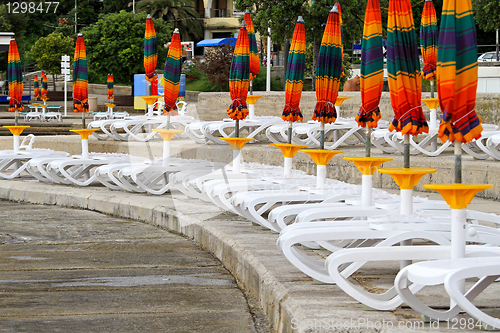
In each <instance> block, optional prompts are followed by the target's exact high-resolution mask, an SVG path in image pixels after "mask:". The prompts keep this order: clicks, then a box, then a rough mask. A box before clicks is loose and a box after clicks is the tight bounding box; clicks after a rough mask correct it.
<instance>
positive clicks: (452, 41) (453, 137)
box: [437, 0, 482, 183]
mask: <svg viewBox="0 0 500 333" xmlns="http://www.w3.org/2000/svg"><path fill="white" fill-rule="evenodd" d="M477 72H478V66H477V41H476V28H475V24H474V18H473V16H472V6H471V3H470V0H445V1H444V3H443V14H442V16H441V29H440V32H439V43H438V55H437V89H438V98H439V106H440V107H441V110H442V112H443V119H442V120H441V125H440V126H439V138H440V139H441V140H442V141H443V142H445V141H446V140H447V139H448V140H450V141H452V142H453V141H458V142H462V143H465V142H470V141H472V140H473V139H479V137H481V131H482V126H481V120H480V119H479V117H478V116H477V114H476V111H475V110H474V107H475V104H476V89H477V76H478V74H477ZM460 156H461V155H460ZM457 177H459V178H460V179H457ZM461 178H462V177H461V170H460V171H459V174H457V170H455V182H456V183H461V182H462V181H461Z"/></svg>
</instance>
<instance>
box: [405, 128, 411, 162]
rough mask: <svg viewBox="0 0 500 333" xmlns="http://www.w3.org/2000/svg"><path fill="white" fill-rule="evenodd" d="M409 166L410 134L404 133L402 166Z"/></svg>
mask: <svg viewBox="0 0 500 333" xmlns="http://www.w3.org/2000/svg"><path fill="white" fill-rule="evenodd" d="M409 167H410V134H405V135H404V168H409Z"/></svg>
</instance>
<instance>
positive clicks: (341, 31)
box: [334, 2, 344, 78]
mask: <svg viewBox="0 0 500 333" xmlns="http://www.w3.org/2000/svg"><path fill="white" fill-rule="evenodd" d="M334 6H337V8H338V10H339V18H340V46H341V47H342V71H341V72H340V77H341V78H343V77H344V23H343V22H342V7H341V6H340V3H339V2H336V3H335V4H334Z"/></svg>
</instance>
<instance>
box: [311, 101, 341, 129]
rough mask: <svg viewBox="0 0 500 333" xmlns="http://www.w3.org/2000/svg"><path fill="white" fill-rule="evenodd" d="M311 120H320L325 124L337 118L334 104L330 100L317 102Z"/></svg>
mask: <svg viewBox="0 0 500 333" xmlns="http://www.w3.org/2000/svg"><path fill="white" fill-rule="evenodd" d="M312 119H313V120H316V121H322V122H324V123H325V124H331V123H334V122H335V120H336V119H337V109H335V105H334V104H333V103H330V102H322V101H320V102H317V103H316V107H315V108H314V114H313V116H312Z"/></svg>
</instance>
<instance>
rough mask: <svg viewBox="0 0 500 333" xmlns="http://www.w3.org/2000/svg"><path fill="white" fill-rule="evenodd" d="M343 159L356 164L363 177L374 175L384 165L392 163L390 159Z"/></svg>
mask: <svg viewBox="0 0 500 333" xmlns="http://www.w3.org/2000/svg"><path fill="white" fill-rule="evenodd" d="M343 159H344V160H346V161H351V162H352V163H354V164H355V165H356V167H357V168H358V170H359V172H361V174H362V175H373V174H374V173H375V171H377V169H378V168H379V166H380V165H381V164H382V163H384V162H388V161H392V158H389V157H344V158H343Z"/></svg>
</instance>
